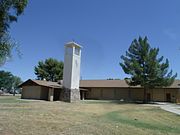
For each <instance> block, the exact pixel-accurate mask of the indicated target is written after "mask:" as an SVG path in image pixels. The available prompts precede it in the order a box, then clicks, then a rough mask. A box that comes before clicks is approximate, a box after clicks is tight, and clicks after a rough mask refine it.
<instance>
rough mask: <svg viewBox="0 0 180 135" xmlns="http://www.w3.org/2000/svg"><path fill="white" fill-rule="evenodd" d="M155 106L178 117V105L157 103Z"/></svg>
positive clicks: (179, 111)
mask: <svg viewBox="0 0 180 135" xmlns="http://www.w3.org/2000/svg"><path fill="white" fill-rule="evenodd" d="M155 106H159V107H160V108H161V109H163V110H165V111H168V112H171V113H175V114H177V115H180V105H177V104H172V103H159V102H157V103H156V105H155Z"/></svg>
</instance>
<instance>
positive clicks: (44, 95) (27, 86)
mask: <svg viewBox="0 0 180 135" xmlns="http://www.w3.org/2000/svg"><path fill="white" fill-rule="evenodd" d="M81 48H82V47H81V46H80V45H78V44H77V43H74V42H69V43H67V44H66V45H65V55H64V71H63V81H61V82H59V83H58V82H49V81H40V80H31V79H29V80H27V81H25V82H24V83H22V84H21V85H20V86H19V87H21V88H22V98H24V99H42V100H49V101H54V100H61V101H67V102H74V101H78V100H80V99H99V100H125V101H143V100H144V90H143V88H142V87H140V86H134V87H130V86H128V85H127V84H126V82H125V81H124V80H80V63H81ZM146 94H147V95H146V97H147V100H148V101H167V102H180V80H176V81H175V82H174V83H173V84H172V85H171V86H169V87H164V88H155V89H150V90H148V91H147V93H146Z"/></svg>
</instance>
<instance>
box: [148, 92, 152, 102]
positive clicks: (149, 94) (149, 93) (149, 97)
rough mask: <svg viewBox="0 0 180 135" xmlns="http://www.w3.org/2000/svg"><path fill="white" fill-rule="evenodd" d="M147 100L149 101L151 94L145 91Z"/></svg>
mask: <svg viewBox="0 0 180 135" xmlns="http://www.w3.org/2000/svg"><path fill="white" fill-rule="evenodd" d="M147 101H151V94H150V93H147Z"/></svg>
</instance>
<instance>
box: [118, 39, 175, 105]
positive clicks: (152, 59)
mask: <svg viewBox="0 0 180 135" xmlns="http://www.w3.org/2000/svg"><path fill="white" fill-rule="evenodd" d="M158 53H159V48H152V47H151V46H150V45H149V43H148V39H147V37H145V38H144V39H142V38H141V37H139V39H138V40H136V39H134V40H133V42H132V43H131V45H130V47H129V49H128V51H126V55H125V56H123V55H122V56H121V58H122V60H123V62H122V63H120V66H121V67H122V69H123V70H124V72H125V73H126V74H128V75H130V78H125V80H126V82H127V84H128V85H130V86H137V85H140V86H142V87H143V88H144V102H147V101H146V100H147V99H146V91H147V89H152V88H155V87H163V86H165V87H166V86H169V85H171V84H172V83H173V81H174V79H175V78H176V77H177V73H176V74H175V75H173V74H172V70H171V71H170V72H168V68H169V61H168V59H166V60H165V62H163V59H164V57H163V56H162V57H158Z"/></svg>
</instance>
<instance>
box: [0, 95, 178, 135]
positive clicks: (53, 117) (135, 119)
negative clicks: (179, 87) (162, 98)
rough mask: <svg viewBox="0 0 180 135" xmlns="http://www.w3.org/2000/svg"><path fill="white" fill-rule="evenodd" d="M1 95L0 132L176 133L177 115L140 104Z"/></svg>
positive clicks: (76, 134) (30, 134)
mask: <svg viewBox="0 0 180 135" xmlns="http://www.w3.org/2000/svg"><path fill="white" fill-rule="evenodd" d="M18 98H19V97H3V96H0V135H61V134H62V135H63V134H64V135H83V134H84V135H134V134H137V135H146V134H148V135H151V134H152V135H164V134H166V135H179V134H180V116H177V115H175V114H173V113H169V112H166V111H163V110H161V109H159V108H157V107H152V106H146V105H142V104H120V103H118V102H110V101H81V102H79V103H64V102H48V101H24V100H19V99H18Z"/></svg>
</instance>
